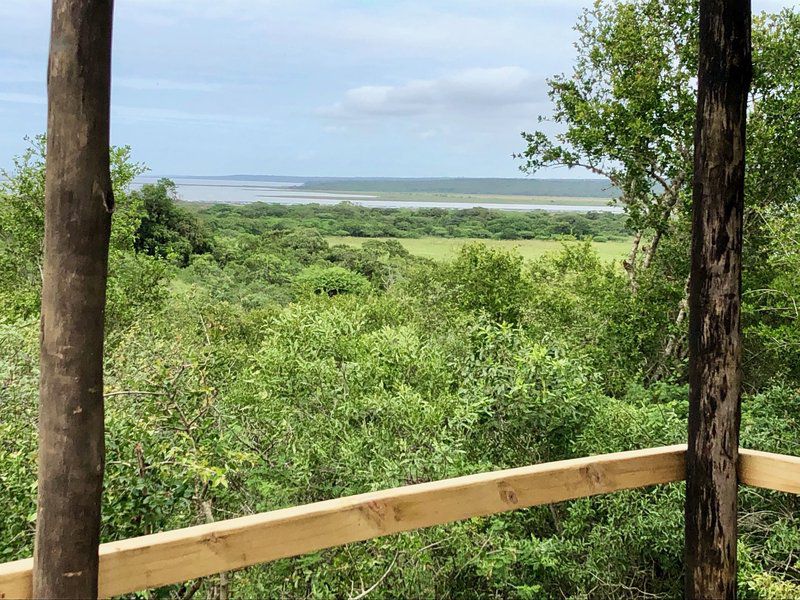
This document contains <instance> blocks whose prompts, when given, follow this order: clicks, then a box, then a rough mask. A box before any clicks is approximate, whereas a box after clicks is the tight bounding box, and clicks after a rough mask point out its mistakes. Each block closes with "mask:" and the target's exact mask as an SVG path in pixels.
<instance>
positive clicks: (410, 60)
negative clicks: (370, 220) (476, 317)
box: [0, 0, 790, 177]
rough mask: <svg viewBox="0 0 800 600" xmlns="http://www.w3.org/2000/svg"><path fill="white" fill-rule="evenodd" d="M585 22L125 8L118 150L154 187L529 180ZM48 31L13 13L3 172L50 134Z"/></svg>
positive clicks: (518, 7) (420, 0)
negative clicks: (302, 179)
mask: <svg viewBox="0 0 800 600" xmlns="http://www.w3.org/2000/svg"><path fill="white" fill-rule="evenodd" d="M590 4H591V2H590V1H589V0H492V1H491V2H488V1H486V0H335V1H334V0H116V2H115V18H114V48H113V85H112V101H111V102H112V123H111V138H112V143H113V144H116V145H130V146H131V147H132V148H133V155H134V158H135V159H136V160H137V161H140V162H144V163H145V164H147V165H148V166H149V168H150V170H151V173H152V174H156V175H228V174H242V173H248V174H263V175H299V176H303V175H311V176H370V177H445V176H447V177H517V176H520V175H521V174H520V172H519V171H518V162H517V161H515V160H514V159H513V158H512V157H511V154H512V153H514V152H517V151H520V150H522V149H523V148H524V144H523V140H522V138H521V137H520V132H521V131H523V130H532V129H536V128H537V117H538V116H539V115H546V114H548V113H549V111H550V103H549V100H548V98H547V94H546V83H545V81H546V78H547V77H550V76H552V75H554V74H557V73H562V72H568V71H569V70H570V65H571V64H572V61H573V59H574V49H573V47H572V43H573V41H574V39H575V34H574V31H573V29H572V26H573V24H574V23H575V22H576V20H577V17H578V15H579V14H580V12H581V11H582V10H583V8H585V7H586V6H588V5H590ZM789 4H790V2H784V1H779V0H754V2H753V8H754V10H776V9H778V8H779V7H780V6H783V5H789ZM49 21H50V1H49V0H0V168H8V167H9V166H10V165H11V159H12V157H13V156H14V155H17V154H19V153H20V152H22V150H23V149H24V148H25V145H26V142H25V140H24V138H25V136H29V135H35V134H37V133H43V132H44V130H45V128H46V111H47V103H46V88H45V76H46V70H47V47H48V35H49V27H50V23H49ZM539 176H548V177H561V176H567V177H569V176H573V177H574V176H583V174H577V173H575V172H574V171H573V172H567V171H565V170H558V171H548V172H546V173H540V174H539Z"/></svg>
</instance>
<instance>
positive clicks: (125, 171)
mask: <svg viewBox="0 0 800 600" xmlns="http://www.w3.org/2000/svg"><path fill="white" fill-rule="evenodd" d="M46 147H47V141H46V138H45V136H43V135H39V136H36V137H34V138H32V139H30V140H29V146H28V148H27V149H26V150H25V152H23V154H22V155H21V156H18V157H16V158H15V159H14V168H13V170H12V171H11V172H5V171H4V172H2V173H0V299H2V301H3V303H5V304H7V305H8V306H10V307H11V308H12V313H13V314H16V315H22V316H30V315H33V314H35V313H36V311H37V310H38V307H39V294H40V290H41V261H42V243H43V240H44V185H45V155H46ZM110 152H111V180H112V186H113V191H114V199H115V208H114V215H113V218H112V227H111V252H110V259H109V260H110V264H111V268H112V269H113V265H114V263H115V260H116V259H117V256H118V254H119V253H120V252H125V251H131V250H133V238H134V232H135V231H136V229H137V228H138V226H139V221H140V219H141V217H142V209H141V206H140V205H139V202H138V201H137V199H136V198H135V197H132V195H130V194H128V188H129V186H130V184H131V182H132V181H133V180H134V178H136V176H138V175H140V174H142V173H143V172H144V171H145V167H144V166H143V165H142V164H140V163H136V162H133V160H132V159H131V150H130V148H129V147H127V146H122V147H114V148H111V149H110Z"/></svg>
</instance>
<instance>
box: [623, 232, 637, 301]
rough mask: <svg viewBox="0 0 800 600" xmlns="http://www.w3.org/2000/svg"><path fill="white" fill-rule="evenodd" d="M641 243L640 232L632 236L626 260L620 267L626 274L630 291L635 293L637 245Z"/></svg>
mask: <svg viewBox="0 0 800 600" xmlns="http://www.w3.org/2000/svg"><path fill="white" fill-rule="evenodd" d="M641 241H642V231H641V230H639V231H637V232H636V235H635V236H633V244H632V245H631V251H630V253H629V254H628V258H626V259H625V260H624V261H622V267H623V268H624V269H625V271H626V272H627V273H628V281H629V282H630V285H631V289H632V290H633V291H634V292H636V256H637V255H638V254H639V244H640V243H641Z"/></svg>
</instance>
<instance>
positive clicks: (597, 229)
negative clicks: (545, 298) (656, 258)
mask: <svg viewBox="0 0 800 600" xmlns="http://www.w3.org/2000/svg"><path fill="white" fill-rule="evenodd" d="M197 216H198V217H199V218H200V219H201V220H202V221H203V222H204V223H206V224H207V225H208V227H209V228H210V229H211V230H212V231H214V232H216V233H218V234H220V235H238V234H241V233H249V234H253V235H262V234H264V233H267V232H270V231H277V230H291V229H296V228H297V227H311V228H313V229H316V230H317V231H318V232H320V233H321V234H322V235H326V236H355V237H396V238H418V237H426V236H435V237H450V238H485V239H498V240H525V239H538V240H549V239H578V240H584V239H590V238H593V239H595V240H596V241H607V240H619V239H624V238H627V237H629V236H630V232H629V231H628V230H627V229H626V228H625V217H624V216H623V215H618V214H612V213H607V212H589V213H552V212H546V211H544V210H536V211H530V212H526V211H506V210H492V209H486V208H473V209H467V210H456V209H443V208H419V209H408V208H401V209H393V208H364V207H362V206H356V205H355V204H350V203H340V204H337V205H333V206H322V205H319V204H299V205H282V204H265V203H259V202H256V203H253V204H246V205H238V206H237V205H230V204H217V205H213V206H210V207H208V208H204V209H203V210H201V211H199V212H198V213H197Z"/></svg>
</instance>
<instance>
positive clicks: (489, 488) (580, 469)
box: [0, 445, 686, 598]
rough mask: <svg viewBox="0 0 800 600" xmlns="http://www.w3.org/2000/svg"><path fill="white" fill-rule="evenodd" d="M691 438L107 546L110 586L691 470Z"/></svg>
mask: <svg viewBox="0 0 800 600" xmlns="http://www.w3.org/2000/svg"><path fill="white" fill-rule="evenodd" d="M685 454H686V446H685V445H677V446H667V447H663V448H650V449H647V450H637V451H633V452H620V453H616V454H606V455H601V456H591V457H587V458H578V459H573V460H565V461H559V462H553V463H546V464H541V465H534V466H528V467H521V468H517V469H509V470H505V471H495V472H490V473H481V474H478V475H468V476H465V477H457V478H455V479H447V480H443V481H435V482H431V483H423V484H419V485H412V486H407V487H401V488H395V489H390V490H384V491H380V492H372V493H367V494H359V495H357V496H349V497H346V498H339V499H336V500H327V501H323V502H317V503H315V504H308V505H305V506H297V507H293V508H286V509H282V510H276V511H272V512H268V513H262V514H258V515H251V516H247V517H240V518H237V519H230V520H227V521H219V522H216V523H209V524H206V525H198V526H195V527H188V528H185V529H177V530H173V531H166V532H163V533H157V534H153V535H147V536H143V537H138V538H132V539H128V540H123V541H120V542H112V543H108V544H103V545H102V546H100V582H99V585H100V595H101V596H113V595H118V594H124V593H128V592H133V591H137V590H143V589H148V588H155V587H160V586H163V585H168V584H172V583H179V582H182V581H186V580H188V579H193V578H196V577H202V576H205V575H211V574H214V573H219V572H221V571H231V570H234V569H241V568H243V567H246V566H250V565H254V564H258V563H264V562H268V561H272V560H276V559H279V558H286V557H290V556H298V555H300V554H306V553H309V552H314V551H316V550H321V549H324V548H331V547H334V546H340V545H342V544H347V543H350V542H357V541H362V540H368V539H372V538H376V537H381V536H384V535H390V534H393V533H399V532H401V531H409V530H412V529H419V528H422V527H431V526H433V525H441V524H444V523H451V522H453V521H460V520H463V519H469V518H471V517H478V516H485V515H492V514H496V513H501V512H505V511H509V510H515V509H518V508H526V507H530V506H536V505H540V504H550V503H554V502H561V501H564V500H570V499H574V498H582V497H586V496H593V495H595V494H603V493H607V492H613V491H617V490H623V489H629V488H639V487H645V486H649V485H655V484H660V483H668V482H672V481H681V480H682V479H683V478H684V476H685V468H686V467H685ZM31 567H32V561H30V560H21V561H17V562H14V563H7V564H5V565H0V598H29V597H30V595H31Z"/></svg>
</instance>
